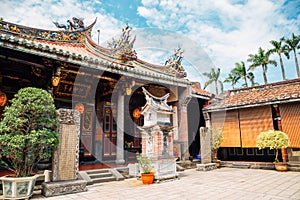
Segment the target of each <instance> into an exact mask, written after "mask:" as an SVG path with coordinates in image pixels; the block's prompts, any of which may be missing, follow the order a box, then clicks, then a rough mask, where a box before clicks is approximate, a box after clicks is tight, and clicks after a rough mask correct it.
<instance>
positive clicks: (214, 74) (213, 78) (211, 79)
mask: <svg viewBox="0 0 300 200" xmlns="http://www.w3.org/2000/svg"><path fill="white" fill-rule="evenodd" d="M220 72H221V70H220V68H218V69H217V71H215V69H214V68H212V69H211V71H210V72H209V73H208V72H204V73H203V75H204V76H206V77H208V80H207V81H206V82H205V84H204V89H205V88H206V87H207V86H209V85H210V84H212V83H215V88H216V94H219V91H218V83H219V84H220V88H221V93H223V83H222V81H220V80H219V78H220Z"/></svg>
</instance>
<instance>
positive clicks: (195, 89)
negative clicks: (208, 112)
mask: <svg viewBox="0 0 300 200" xmlns="http://www.w3.org/2000/svg"><path fill="white" fill-rule="evenodd" d="M192 94H194V95H199V96H201V97H204V98H206V99H211V97H212V93H210V92H208V91H206V90H202V89H200V85H199V84H198V83H194V84H193V85H192Z"/></svg>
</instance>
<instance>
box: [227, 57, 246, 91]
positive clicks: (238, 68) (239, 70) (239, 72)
mask: <svg viewBox="0 0 300 200" xmlns="http://www.w3.org/2000/svg"><path fill="white" fill-rule="evenodd" d="M231 72H232V74H233V75H234V76H235V77H236V79H237V80H239V79H241V78H242V79H243V80H244V82H245V87H248V82H247V78H249V73H247V70H246V67H245V63H244V62H243V61H241V62H240V63H235V68H234V69H233V70H232V71H231Z"/></svg>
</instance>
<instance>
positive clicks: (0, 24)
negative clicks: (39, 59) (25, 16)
mask: <svg viewBox="0 0 300 200" xmlns="http://www.w3.org/2000/svg"><path fill="white" fill-rule="evenodd" d="M96 21H97V18H96V19H95V21H94V22H93V23H92V24H90V25H89V26H87V27H86V28H83V29H80V30H73V31H68V30H47V29H40V28H33V27H28V26H24V25H20V24H16V23H11V22H7V21H3V20H2V21H0V30H2V31H5V32H8V33H10V34H12V35H19V36H21V37H24V38H27V39H37V40H44V41H50V42H67V43H83V42H84V38H85V36H86V35H90V32H91V29H92V28H93V26H94V25H95V23H96Z"/></svg>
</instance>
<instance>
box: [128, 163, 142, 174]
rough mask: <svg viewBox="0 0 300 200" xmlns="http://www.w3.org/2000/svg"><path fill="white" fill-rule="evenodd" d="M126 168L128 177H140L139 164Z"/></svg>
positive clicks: (129, 165)
mask: <svg viewBox="0 0 300 200" xmlns="http://www.w3.org/2000/svg"><path fill="white" fill-rule="evenodd" d="M127 166H128V168H129V176H131V177H137V176H139V175H140V170H139V164H138V163H133V164H128V165H127Z"/></svg>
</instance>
